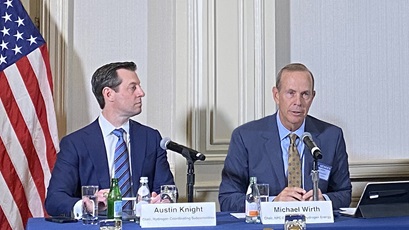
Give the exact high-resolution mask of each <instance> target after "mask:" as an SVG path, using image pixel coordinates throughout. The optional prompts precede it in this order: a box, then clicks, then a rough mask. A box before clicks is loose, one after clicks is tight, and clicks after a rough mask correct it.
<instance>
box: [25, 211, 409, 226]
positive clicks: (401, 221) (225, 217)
mask: <svg viewBox="0 0 409 230" xmlns="http://www.w3.org/2000/svg"><path fill="white" fill-rule="evenodd" d="M216 222H217V223H216V226H210V227H209V226H207V227H179V228H176V227H173V228H149V229H152V230H154V229H181V230H186V229H194V230H196V229H197V230H202V229H204V230H205V229H206V230H207V229H234V230H238V229H261V230H263V229H265V230H266V229H274V230H281V229H284V226H283V225H270V224H247V223H245V222H244V219H237V218H236V217H233V216H232V215H231V214H230V213H228V212H218V213H216ZM68 229H69V230H71V229H75V230H92V229H93V230H98V229H99V226H98V225H83V224H82V222H81V221H79V222H76V223H63V224H60V223H53V222H48V221H45V219H44V218H30V219H29V220H28V223H27V226H26V230H68ZM132 229H141V227H140V226H139V224H136V223H134V222H126V221H124V222H123V223H122V230H132ZM314 229H330V230H331V229H335V230H338V229H342V230H344V229H348V230H355V229H356V230H365V229H371V230H377V229H379V230H380V229H387V230H394V229H409V216H404V217H384V218H371V219H364V218H353V217H346V216H342V215H340V214H338V213H334V223H323V224H307V230H314Z"/></svg>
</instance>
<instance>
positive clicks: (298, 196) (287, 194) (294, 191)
mask: <svg viewBox="0 0 409 230" xmlns="http://www.w3.org/2000/svg"><path fill="white" fill-rule="evenodd" d="M305 194H306V191H305V190H304V189H302V188H297V187H286V188H285V189H284V190H283V191H281V192H280V194H278V196H276V198H275V199H274V201H303V200H305V199H304V196H305Z"/></svg>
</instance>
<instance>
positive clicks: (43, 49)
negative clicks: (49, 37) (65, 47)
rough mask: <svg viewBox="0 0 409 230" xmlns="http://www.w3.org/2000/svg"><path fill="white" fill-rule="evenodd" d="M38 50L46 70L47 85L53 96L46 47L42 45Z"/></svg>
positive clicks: (51, 76)
mask: <svg viewBox="0 0 409 230" xmlns="http://www.w3.org/2000/svg"><path fill="white" fill-rule="evenodd" d="M39 49H40V51H41V56H43V59H44V64H45V67H46V69H47V77H48V84H49V85H50V91H51V94H53V89H54V87H53V75H52V73H51V66H50V59H49V57H48V50H47V45H46V44H44V45H42V46H41V47H40V48H39Z"/></svg>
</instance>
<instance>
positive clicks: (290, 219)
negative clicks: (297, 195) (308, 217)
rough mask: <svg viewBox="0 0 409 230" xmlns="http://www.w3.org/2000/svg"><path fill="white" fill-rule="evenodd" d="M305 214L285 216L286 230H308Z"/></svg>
mask: <svg viewBox="0 0 409 230" xmlns="http://www.w3.org/2000/svg"><path fill="white" fill-rule="evenodd" d="M306 229H307V226H306V223H305V216H304V214H287V215H285V222H284V230H306Z"/></svg>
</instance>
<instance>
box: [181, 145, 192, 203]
mask: <svg viewBox="0 0 409 230" xmlns="http://www.w3.org/2000/svg"><path fill="white" fill-rule="evenodd" d="M182 155H183V156H185V158H186V160H187V165H188V167H187V179H186V190H187V202H189V203H190V202H193V186H194V185H195V169H194V163H195V161H194V160H192V158H191V157H190V154H189V150H188V149H185V148H183V150H182Z"/></svg>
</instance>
